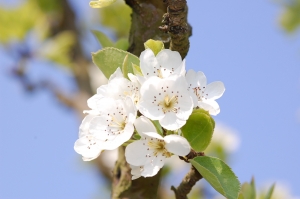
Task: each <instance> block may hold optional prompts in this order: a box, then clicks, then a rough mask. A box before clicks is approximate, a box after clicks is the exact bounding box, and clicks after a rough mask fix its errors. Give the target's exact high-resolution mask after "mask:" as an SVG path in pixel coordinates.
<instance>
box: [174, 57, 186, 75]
mask: <svg viewBox="0 0 300 199" xmlns="http://www.w3.org/2000/svg"><path fill="white" fill-rule="evenodd" d="M175 72H176V73H177V70H176V71H175ZM185 73H186V70H185V59H184V60H182V63H181V65H180V67H179V68H178V74H179V75H180V76H184V75H185Z"/></svg>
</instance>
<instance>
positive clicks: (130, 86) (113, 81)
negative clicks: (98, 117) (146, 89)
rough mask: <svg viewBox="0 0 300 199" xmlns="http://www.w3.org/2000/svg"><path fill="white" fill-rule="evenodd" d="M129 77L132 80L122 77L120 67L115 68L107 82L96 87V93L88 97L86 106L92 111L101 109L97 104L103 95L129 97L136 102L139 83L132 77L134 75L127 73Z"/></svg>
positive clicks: (138, 94) (117, 97)
mask: <svg viewBox="0 0 300 199" xmlns="http://www.w3.org/2000/svg"><path fill="white" fill-rule="evenodd" d="M129 77H131V78H132V80H133V81H130V80H128V79H126V78H124V77H123V74H122V72H121V69H120V68H117V70H116V71H115V72H114V73H113V74H112V75H111V76H110V78H109V80H108V84H106V85H102V86H100V87H99V88H98V89H97V94H95V95H94V96H92V97H91V98H90V99H88V101H87V103H88V106H89V107H90V108H91V109H92V110H94V111H95V110H96V111H101V107H100V109H97V107H98V106H97V104H98V103H99V102H98V101H99V100H100V99H101V98H103V97H110V98H113V99H123V100H125V99H126V98H127V97H130V98H131V99H132V100H133V101H134V102H135V104H138V101H139V98H140V92H139V89H140V84H139V82H138V81H137V80H136V79H135V78H134V75H129ZM87 112H89V111H87ZM90 112H91V111H90Z"/></svg>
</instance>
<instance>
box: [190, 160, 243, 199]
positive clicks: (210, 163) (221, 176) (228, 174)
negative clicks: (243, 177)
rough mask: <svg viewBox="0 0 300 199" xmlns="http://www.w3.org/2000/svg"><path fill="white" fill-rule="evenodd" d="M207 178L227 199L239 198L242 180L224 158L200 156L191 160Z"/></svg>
mask: <svg viewBox="0 0 300 199" xmlns="http://www.w3.org/2000/svg"><path fill="white" fill-rule="evenodd" d="M190 162H191V163H192V165H193V166H194V167H195V168H196V169H197V170H198V171H199V173H200V174H201V175H202V176H203V178H204V179H205V180H207V181H208V182H209V184H210V185H211V186H212V187H213V188H214V189H215V190H216V191H218V192H219V193H220V194H222V195H223V196H225V197H226V198H227V199H237V198H238V196H239V191H240V182H239V180H238V179H237V177H236V175H235V174H234V173H233V172H232V170H231V168H230V167H229V166H228V165H227V164H225V163H224V162H223V161H222V160H220V159H218V158H214V157H208V156H199V157H196V158H194V159H193V160H190Z"/></svg>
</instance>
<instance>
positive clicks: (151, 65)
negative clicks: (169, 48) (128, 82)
mask: <svg viewBox="0 0 300 199" xmlns="http://www.w3.org/2000/svg"><path fill="white" fill-rule="evenodd" d="M140 67H141V71H142V73H143V75H144V77H151V76H154V75H155V76H156V74H155V73H154V71H156V69H158V68H159V64H158V62H157V59H156V57H155V55H154V53H153V52H152V50H150V49H146V50H144V51H143V52H142V53H141V55H140Z"/></svg>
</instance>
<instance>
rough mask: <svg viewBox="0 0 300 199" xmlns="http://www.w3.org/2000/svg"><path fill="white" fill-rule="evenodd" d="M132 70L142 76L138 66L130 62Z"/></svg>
mask: <svg viewBox="0 0 300 199" xmlns="http://www.w3.org/2000/svg"><path fill="white" fill-rule="evenodd" d="M132 70H133V73H134V74H135V75H139V76H143V73H142V71H141V67H140V66H138V65H136V64H132Z"/></svg>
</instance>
